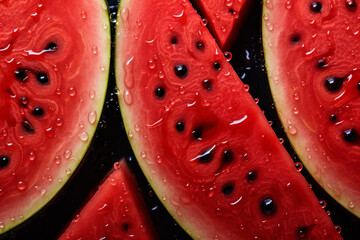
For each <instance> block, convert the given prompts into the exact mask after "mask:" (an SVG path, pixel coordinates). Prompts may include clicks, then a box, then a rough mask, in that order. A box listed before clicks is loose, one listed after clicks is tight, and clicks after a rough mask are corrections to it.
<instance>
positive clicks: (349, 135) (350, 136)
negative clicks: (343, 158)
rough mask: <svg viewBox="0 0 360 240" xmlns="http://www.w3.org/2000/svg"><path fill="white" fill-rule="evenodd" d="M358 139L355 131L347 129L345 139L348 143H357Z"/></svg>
mask: <svg viewBox="0 0 360 240" xmlns="http://www.w3.org/2000/svg"><path fill="white" fill-rule="evenodd" d="M356 138H357V132H356V131H355V130H354V129H347V130H345V131H344V139H345V140H346V141H347V142H351V143H352V142H355V141H356Z"/></svg>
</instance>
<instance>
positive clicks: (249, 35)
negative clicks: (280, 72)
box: [0, 0, 360, 240]
mask: <svg viewBox="0 0 360 240" xmlns="http://www.w3.org/2000/svg"><path fill="white" fill-rule="evenodd" d="M107 3H108V7H109V15H110V20H111V22H112V23H111V24H112V31H114V23H115V21H116V12H117V10H118V0H107ZM112 33H113V34H112V37H114V32H112ZM113 50H114V48H112V51H113ZM231 52H232V54H233V59H232V60H231V62H230V63H231V64H232V65H233V66H234V68H235V70H236V72H237V73H238V75H239V76H240V78H241V79H242V81H243V82H244V83H245V84H248V85H249V86H250V93H251V94H252V96H253V97H254V98H258V99H259V100H260V101H259V106H260V107H261V109H262V110H263V111H264V112H265V115H266V117H267V118H268V120H270V121H272V122H273V125H272V127H273V129H274V130H275V132H276V133H277V135H278V137H279V138H280V137H281V138H283V139H284V140H285V141H284V146H285V147H286V149H287V150H288V152H289V153H290V155H291V156H292V158H293V159H294V162H298V161H299V160H298V159H297V156H296V154H295V153H294V151H293V150H292V148H291V146H290V144H289V142H288V140H287V138H286V135H285V133H284V130H283V128H282V126H281V124H280V122H279V120H278V119H277V116H276V111H275V108H274V104H273V101H272V99H271V96H270V92H269V87H268V83H267V77H266V72H265V64H264V57H263V52H262V45H261V2H260V1H259V0H256V1H255V3H254V4H253V7H252V9H251V12H250V13H249V15H248V16H247V18H246V21H245V23H244V27H243V29H242V30H241V32H240V34H239V37H238V40H237V41H236V43H235V46H234V47H233V49H232V50H231ZM112 60H113V59H112ZM112 62H113V61H112ZM109 80H110V81H109V87H108V91H107V97H106V102H105V106H104V110H103V114H102V117H101V120H100V124H99V128H98V130H97V133H96V136H95V138H94V139H93V143H92V146H91V148H90V149H89V151H88V153H87V155H86V158H85V159H84V161H83V163H82V165H81V166H80V167H79V169H78V170H77V172H76V173H75V174H74V176H73V177H72V179H71V180H70V181H69V182H68V183H67V185H66V186H65V188H64V189H63V190H62V191H61V192H60V193H59V194H58V195H57V196H56V197H55V198H54V200H52V201H51V202H50V203H49V204H48V205H47V206H46V207H45V208H44V209H42V210H41V211H39V212H38V213H37V214H36V215H35V216H33V217H32V218H31V219H30V220H28V221H26V222H25V223H23V224H21V225H20V226H18V227H16V228H15V229H13V230H11V231H9V232H7V233H6V234H4V235H2V236H1V237H0V239H44V240H48V239H56V238H57V237H58V236H59V235H60V234H61V232H62V231H63V229H64V228H65V227H66V225H67V224H68V223H69V221H70V220H71V219H72V218H73V216H74V215H75V214H76V213H77V212H78V210H79V208H80V207H81V206H82V205H83V204H84V203H85V202H86V201H87V200H88V199H89V197H90V196H91V194H93V193H94V191H96V188H97V186H98V184H99V183H100V182H101V181H102V179H103V178H104V176H106V174H107V173H108V172H109V170H110V169H111V168H112V167H113V163H114V162H115V161H118V160H120V159H121V158H122V157H125V158H126V160H127V161H128V162H129V163H130V167H131V168H132V169H133V171H134V173H135V174H136V177H137V180H138V182H139V185H140V188H141V191H142V194H143V196H144V198H145V200H146V203H147V205H148V207H149V210H150V212H151V217H152V219H153V221H154V223H155V227H156V229H157V231H158V233H159V235H160V238H161V239H164V240H165V239H166V240H172V239H173V240H175V239H182V240H186V239H191V238H190V237H189V236H188V235H187V234H186V233H185V232H184V231H183V230H182V229H181V228H180V227H179V226H178V225H177V224H176V222H175V221H174V220H173V219H172V217H171V216H170V215H169V214H168V213H167V211H166V210H165V209H164V207H163V206H162V205H161V203H160V201H159V200H158V199H157V197H156V195H155V194H154V192H153V191H152V189H151V187H150V186H149V185H148V183H147V181H146V179H145V177H144V176H143V174H142V173H141V171H140V169H139V167H138V165H137V163H136V160H135V159H134V157H133V153H132V150H131V147H130V144H129V142H128V140H127V138H126V133H125V131H124V127H123V123H122V119H121V113H120V109H119V106H118V100H117V95H116V87H115V76H114V66H113V65H112V66H111V71H110V77H109ZM302 174H303V175H304V176H305V178H306V179H307V181H308V182H309V183H310V184H311V185H312V186H313V187H312V189H313V190H314V192H315V194H316V195H317V197H318V199H319V200H325V201H326V203H327V205H326V208H325V209H326V210H327V211H329V212H331V215H330V216H331V218H332V220H333V222H334V224H335V225H338V226H340V227H341V228H342V232H341V233H342V235H343V237H344V239H360V220H359V219H358V218H356V217H355V216H353V215H352V214H350V213H349V212H348V211H346V210H345V209H344V208H342V207H341V206H340V205H339V204H337V203H336V202H335V201H334V200H332V199H331V198H330V197H329V196H328V195H327V194H326V193H325V192H324V191H323V190H322V189H321V188H320V187H319V186H318V185H317V184H316V182H315V181H314V180H313V179H312V178H311V176H310V175H309V174H308V173H307V172H306V170H305V169H303V170H302ZM359 184H360V183H359Z"/></svg>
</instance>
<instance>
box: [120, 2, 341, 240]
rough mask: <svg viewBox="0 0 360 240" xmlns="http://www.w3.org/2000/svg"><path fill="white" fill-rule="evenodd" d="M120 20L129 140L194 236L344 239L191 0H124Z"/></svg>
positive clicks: (170, 208)
mask: <svg viewBox="0 0 360 240" xmlns="http://www.w3.org/2000/svg"><path fill="white" fill-rule="evenodd" d="M159 13H161V14H159ZM118 20H119V23H118V26H117V35H116V78H117V86H118V90H119V101H120V106H121V111H122V115H123V119H124V124H125V128H126V130H127V133H128V137H129V140H130V143H131V145H132V147H133V150H134V152H135V154H136V156H137V159H138V161H139V164H140V166H141V167H142V169H143V171H144V173H145V175H146V176H147V178H148V180H149V182H150V184H151V185H152V187H153V188H154V190H155V192H156V194H157V195H158V196H159V198H160V199H161V200H162V202H163V204H164V205H165V207H166V208H167V209H168V211H169V212H170V213H171V214H172V215H173V217H174V218H175V219H176V220H177V221H178V223H179V224H180V225H181V226H182V227H183V228H184V229H185V230H186V231H187V232H188V233H189V234H190V235H191V236H192V237H193V238H194V239H299V238H306V239H341V236H340V235H339V234H338V233H337V232H336V231H335V228H334V226H333V224H332V223H331V220H330V218H329V216H328V215H327V214H326V213H325V211H324V210H323V209H322V208H321V206H320V204H319V202H318V200H317V199H316V197H315V195H314V194H313V193H312V191H311V190H310V188H309V186H308V184H307V183H306V181H305V179H304V178H303V177H302V175H301V174H300V173H299V172H298V171H297V169H296V168H295V167H294V164H293V162H292V160H291V158H290V157H289V156H288V154H287V152H286V151H285V149H284V148H283V147H282V145H281V144H280V142H279V140H278V139H277V137H276V135H275V134H274V132H273V131H272V129H271V127H270V126H269V124H268V121H267V120H266V118H265V117H264V115H263V113H262V111H261V110H260V109H259V107H258V106H257V105H256V103H255V102H254V100H253V99H252V98H251V96H250V94H249V93H248V92H247V88H246V86H244V84H243V83H242V82H241V81H240V79H239V78H238V76H237V75H236V73H235V72H234V70H233V69H232V67H231V65H230V64H229V63H228V62H227V60H226V58H225V57H224V55H223V53H222V52H221V50H220V49H219V47H218V46H217V45H216V42H215V40H214V39H213V38H212V36H211V35H210V33H209V31H208V30H207V28H206V26H204V23H203V22H202V20H201V18H200V17H199V15H197V13H196V11H195V10H194V9H193V8H192V6H191V4H190V3H189V2H188V1H184V0H172V1H165V0H140V1H139V0H137V1H132V0H126V1H122V3H121V5H120V9H119V16H118Z"/></svg>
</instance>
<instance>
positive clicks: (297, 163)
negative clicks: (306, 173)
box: [295, 162, 303, 172]
mask: <svg viewBox="0 0 360 240" xmlns="http://www.w3.org/2000/svg"><path fill="white" fill-rule="evenodd" d="M295 167H296V169H297V170H298V171H299V172H301V170H302V169H303V165H302V164H301V163H300V162H296V163H295Z"/></svg>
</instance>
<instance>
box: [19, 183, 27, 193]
mask: <svg viewBox="0 0 360 240" xmlns="http://www.w3.org/2000/svg"><path fill="white" fill-rule="evenodd" d="M26 188H27V184H26V182H24V181H18V184H17V189H18V190H20V191H24V190H26Z"/></svg>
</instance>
